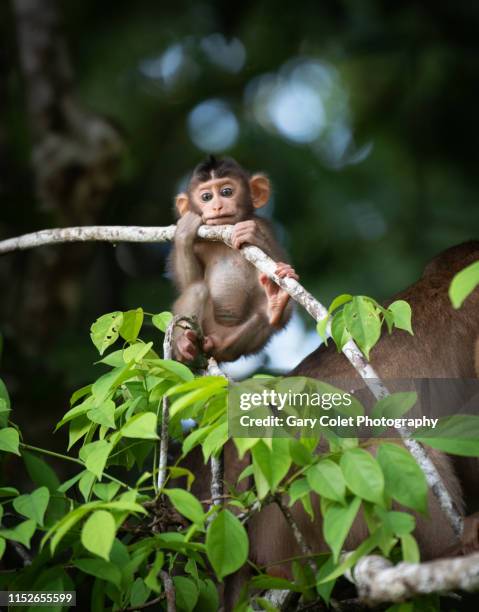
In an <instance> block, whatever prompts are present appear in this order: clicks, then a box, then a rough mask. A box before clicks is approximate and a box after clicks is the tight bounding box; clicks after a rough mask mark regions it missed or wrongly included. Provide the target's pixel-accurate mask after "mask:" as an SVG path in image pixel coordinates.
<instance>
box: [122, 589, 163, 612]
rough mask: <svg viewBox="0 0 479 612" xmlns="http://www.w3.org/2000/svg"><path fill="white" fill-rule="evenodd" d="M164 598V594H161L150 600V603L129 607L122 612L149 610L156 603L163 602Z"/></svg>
mask: <svg viewBox="0 0 479 612" xmlns="http://www.w3.org/2000/svg"><path fill="white" fill-rule="evenodd" d="M164 598H165V594H164V593H162V594H161V595H158V597H155V599H150V601H147V602H145V603H143V604H138V605H136V606H130V607H129V608H124V611H125V612H133V611H134V610H143V609H144V608H149V607H150V606H154V605H156V604H157V603H160V601H163V599H164Z"/></svg>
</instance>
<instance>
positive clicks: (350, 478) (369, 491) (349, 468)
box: [340, 448, 384, 506]
mask: <svg viewBox="0 0 479 612" xmlns="http://www.w3.org/2000/svg"><path fill="white" fill-rule="evenodd" d="M340 465H341V470H342V472H343V475H344V479H345V481H346V484H347V485H348V487H349V489H350V490H351V491H352V492H353V493H354V494H355V495H357V496H358V497H362V498H363V499H366V500H368V501H371V502H374V503H376V504H379V505H380V506H381V505H383V503H384V499H383V493H384V476H383V473H382V471H381V468H380V467H379V464H378V462H377V461H376V459H375V458H374V457H373V456H372V455H370V454H369V453H368V452H366V451H365V450H363V449H362V448H352V449H350V450H347V451H346V452H345V453H344V454H343V456H342V457H341V461H340Z"/></svg>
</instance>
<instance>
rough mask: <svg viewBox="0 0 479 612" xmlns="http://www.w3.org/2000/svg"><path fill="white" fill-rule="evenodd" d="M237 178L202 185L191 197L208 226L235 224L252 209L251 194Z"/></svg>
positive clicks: (212, 181)
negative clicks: (247, 192)
mask: <svg viewBox="0 0 479 612" xmlns="http://www.w3.org/2000/svg"><path fill="white" fill-rule="evenodd" d="M244 191H245V190H244V188H243V185H242V184H241V183H240V181H238V179H236V178H232V177H225V178H218V179H212V180H209V181H206V182H205V183H200V184H199V185H198V186H197V187H196V188H195V189H194V190H193V192H192V194H191V197H192V199H193V203H194V206H195V208H196V209H197V210H198V212H199V214H201V217H202V219H203V222H204V223H205V224H206V225H225V224H235V223H238V221H242V220H243V219H244V218H245V215H246V216H247V215H248V214H249V212H250V210H251V209H252V205H251V199H250V197H249V194H245V193H244Z"/></svg>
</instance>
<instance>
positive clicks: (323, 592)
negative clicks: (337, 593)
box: [316, 555, 336, 606]
mask: <svg viewBox="0 0 479 612" xmlns="http://www.w3.org/2000/svg"><path fill="white" fill-rule="evenodd" d="M333 569H334V559H333V556H332V555H331V556H330V557H328V559H327V561H326V563H323V565H322V566H321V567H320V568H319V571H318V573H317V574H316V591H317V592H318V595H319V596H320V597H321V598H322V599H323V601H325V602H326V604H327V605H328V606H329V602H330V600H331V593H332V592H333V589H334V585H335V584H336V580H330V581H329V582H323V580H324V578H326V576H328V575H329V574H331V572H332V571H333Z"/></svg>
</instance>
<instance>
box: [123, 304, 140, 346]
mask: <svg viewBox="0 0 479 612" xmlns="http://www.w3.org/2000/svg"><path fill="white" fill-rule="evenodd" d="M142 325H143V308H137V309H136V310H127V311H126V312H124V313H123V323H122V325H121V327H120V336H121V337H122V338H124V339H125V340H126V341H127V342H135V340H136V339H137V338H138V334H139V333H140V329H141V326H142Z"/></svg>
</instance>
